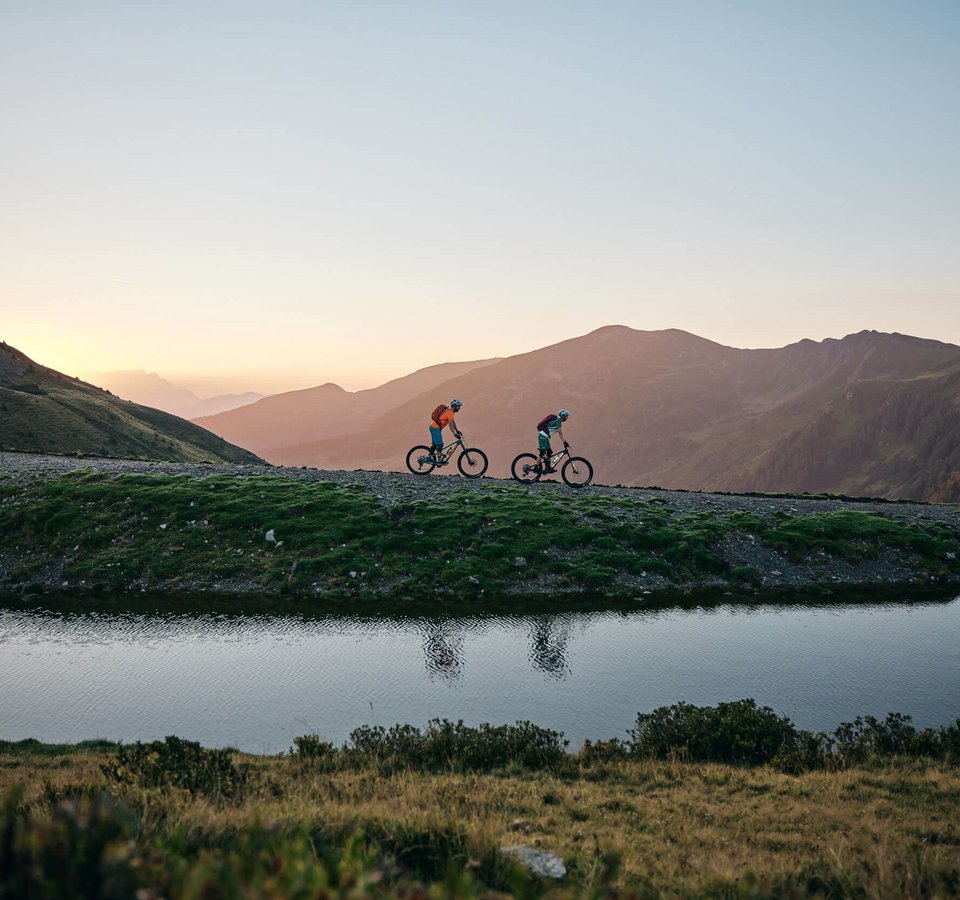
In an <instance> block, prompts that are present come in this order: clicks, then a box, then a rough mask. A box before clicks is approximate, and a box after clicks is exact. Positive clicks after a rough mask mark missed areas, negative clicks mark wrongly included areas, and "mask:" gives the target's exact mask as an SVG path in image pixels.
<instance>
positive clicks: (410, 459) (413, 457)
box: [407, 444, 437, 475]
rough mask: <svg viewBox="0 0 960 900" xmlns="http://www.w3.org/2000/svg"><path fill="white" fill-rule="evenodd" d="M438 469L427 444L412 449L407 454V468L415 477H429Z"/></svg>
mask: <svg viewBox="0 0 960 900" xmlns="http://www.w3.org/2000/svg"><path fill="white" fill-rule="evenodd" d="M436 467H437V461H436V460H435V459H434V458H433V456H432V455H431V453H430V448H429V447H427V446H426V445H425V444H420V445H418V446H416V447H411V448H410V451H409V452H408V453H407V468H408V469H409V470H410V471H411V472H413V474H414V475H429V474H430V473H431V472H432V471H433V470H434V469H435V468H436Z"/></svg>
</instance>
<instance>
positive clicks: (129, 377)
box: [80, 369, 267, 419]
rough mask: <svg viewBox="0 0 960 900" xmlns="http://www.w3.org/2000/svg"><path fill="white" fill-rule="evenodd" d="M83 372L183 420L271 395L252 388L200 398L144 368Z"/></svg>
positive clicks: (119, 393) (126, 396)
mask: <svg viewBox="0 0 960 900" xmlns="http://www.w3.org/2000/svg"><path fill="white" fill-rule="evenodd" d="M80 375H81V377H82V378H83V379H84V381H88V382H90V384H94V385H96V386H97V387H102V388H104V389H105V390H108V391H110V393H111V394H116V395H117V396H118V397H122V398H123V399H124V400H132V401H133V402H134V403H139V404H140V405H141V406H152V407H154V408H155V409H162V410H163V411H164V412H168V413H170V414H171V415H174V416H180V418H182V419H195V418H198V417H199V416H213V415H216V414H217V413H221V412H226V411H227V410H231V409H237V408H238V407H240V406H246V405H247V404H249V403H255V402H256V401H257V400H262V399H263V398H264V397H266V396H267V395H266V394H257V393H254V392H253V391H248V392H247V393H245V394H220V395H218V396H216V397H198V396H197V395H196V394H195V393H194V392H193V391H191V390H188V389H187V388H184V387H180V386H179V385H176V384H171V383H170V382H169V381H167V380H166V379H165V378H161V377H160V376H159V375H157V373H156V372H145V371H144V370H143V369H139V370H135V371H125V372H81V373H80Z"/></svg>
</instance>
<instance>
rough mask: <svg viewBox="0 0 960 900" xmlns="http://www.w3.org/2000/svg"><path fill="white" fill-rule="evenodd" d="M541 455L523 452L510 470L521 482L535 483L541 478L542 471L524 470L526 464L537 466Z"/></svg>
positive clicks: (511, 465)
mask: <svg viewBox="0 0 960 900" xmlns="http://www.w3.org/2000/svg"><path fill="white" fill-rule="evenodd" d="M538 461H539V457H538V456H537V455H536V454H534V453H521V454H520V455H519V456H518V457H517V458H516V459H515V460H514V461H513V462H512V463H511V464H510V472H511V473H512V474H513V477H514V479H515V480H516V481H519V482H520V484H534V483H536V482H538V481H539V480H540V475H541V474H542V473H541V472H539V471H537V472H532V471H531V472H524V471H523V467H524V465H529V466H531V467H533V466H535V465H536V464H537V462H538Z"/></svg>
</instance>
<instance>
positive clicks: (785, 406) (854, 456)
mask: <svg viewBox="0 0 960 900" xmlns="http://www.w3.org/2000/svg"><path fill="white" fill-rule="evenodd" d="M403 382H404V379H399V380H398V381H397V382H392V383H391V384H393V385H395V386H396V387H397V390H396V391H395V392H394V397H393V399H392V400H391V402H390V403H389V404H387V405H386V406H385V408H384V409H383V411H382V414H380V415H379V416H377V417H376V418H373V419H371V420H369V422H368V423H366V422H365V423H364V424H365V426H366V427H363V428H357V427H356V425H357V416H356V415H355V409H356V408H355V407H354V406H353V405H352V400H351V398H352V397H355V396H356V395H349V394H346V393H345V392H342V391H340V389H339V388H336V387H335V386H333V385H328V386H325V388H323V389H315V390H316V391H323V390H326V391H327V393H328V394H330V395H331V396H330V401H331V402H330V403H329V405H328V406H327V408H326V409H327V410H330V411H329V412H326V413H325V414H324V418H323V420H322V421H316V420H311V416H312V409H314V408H316V407H313V408H307V409H303V410H302V415H301V421H302V422H303V424H304V425H305V426H308V427H305V428H304V431H303V432H301V433H306V432H309V431H311V430H312V431H313V434H315V435H317V436H318V437H320V436H323V439H322V440H315V441H313V442H307V441H302V442H296V443H297V444H298V445H297V446H293V445H292V444H293V443H294V442H291V445H290V446H287V447H283V446H281V445H280V442H279V441H278V442H277V443H276V444H274V446H273V448H272V449H269V451H268V448H266V447H265V446H264V445H263V444H261V445H260V447H258V448H257V449H260V448H261V447H263V451H264V455H265V456H266V458H268V459H270V461H271V462H282V463H286V464H293V465H311V466H318V467H323V468H382V469H394V470H402V469H403V459H404V454H405V452H406V450H407V448H408V447H410V446H411V445H413V444H417V443H423V442H424V440H425V438H426V426H427V419H428V416H429V413H430V411H431V410H432V409H433V407H434V406H435V405H436V404H437V403H439V402H444V401H446V400H448V399H449V398H450V397H452V396H457V397H459V398H460V399H462V400H463V401H464V408H463V411H462V412H461V414H460V416H458V421H459V422H460V425H461V427H462V428H463V430H464V432H465V433H466V434H467V437H468V440H469V442H470V443H471V444H474V445H476V446H479V447H482V448H484V449H485V450H486V451H487V453H488V455H489V457H490V461H491V470H490V474H495V475H505V474H507V471H508V466H509V464H510V461H511V460H512V458H513V457H514V456H515V455H516V454H517V453H518V452H521V451H524V450H532V449H533V448H534V446H535V424H536V422H537V421H538V420H539V419H540V418H541V417H542V416H544V415H545V414H546V413H548V412H550V411H555V410H556V409H558V408H559V407H561V406H566V407H568V408H570V409H571V410H572V411H573V417H572V418H571V420H570V422H569V423H568V426H567V428H566V429H565V430H566V432H567V436H568V438H569V439H570V441H571V444H572V445H573V448H574V450H575V451H576V452H578V453H582V454H583V455H585V456H588V457H590V458H591V459H592V460H593V462H594V467H595V469H596V478H597V480H598V481H601V482H604V483H610V484H613V483H622V484H632V485H653V484H656V485H661V486H664V487H675V488H690V489H714V490H736V491H742V490H760V491H812V492H819V491H831V492H843V493H849V494H858V495H859V494H873V495H880V496H898V497H913V498H919V499H937V500H958V499H960V347H956V346H954V345H952V344H944V343H940V342H938V341H933V340H925V339H921V338H916V337H910V336H907V335H901V334H883V333H878V332H874V331H862V332H860V333H858V334H852V335H848V336H847V337H845V338H843V339H842V340H834V339H829V340H825V341H820V342H815V341H810V340H803V341H800V342H798V343H796V344H791V345H789V346H787V347H782V348H779V349H770V350H740V349H736V348H732V347H725V346H723V345H721V344H717V343H714V342H712V341H708V340H705V339H703V338H700V337H697V336H695V335H692V334H688V333H686V332H683V331H677V330H674V329H671V330H668V331H655V332H650V331H635V330H633V329H630V328H625V327H621V326H610V327H606V328H601V329H599V330H597V331H594V332H591V333H590V334H587V335H584V336H582V337H578V338H574V339H571V340H568V341H564V342H562V343H559V344H555V345H553V346H550V347H545V348H543V349H541V350H536V351H533V352H531V353H524V354H521V355H518V356H512V357H508V358H506V359H503V360H500V361H498V362H494V363H491V364H488V365H485V366H483V367H477V368H472V369H470V370H468V371H465V372H462V373H457V374H455V375H452V377H450V378H448V379H446V380H443V381H440V382H437V383H435V384H432V385H430V386H429V389H427V390H423V391H417V390H416V388H417V387H419V385H418V384H417V383H416V382H408V383H407V384H403ZM401 388H402V389H401ZM378 390H380V389H378ZM404 390H405V391H407V396H406V397H405V398H403V397H402V394H403V392H404ZM299 393H300V394H309V392H299ZM373 393H375V392H373ZM282 398H286V399H285V400H284V399H282ZM371 399H372V398H371ZM334 401H336V402H341V401H342V405H341V406H339V407H338V408H337V409H336V411H334ZM297 402H298V398H297V396H296V394H292V395H291V394H285V395H280V396H277V397H272V398H270V399H269V400H263V401H260V402H259V403H257V404H254V405H253V406H250V407H245V408H244V409H242V410H237V411H235V412H233V413H227V414H225V416H222V417H217V419H221V420H222V419H225V418H226V417H227V416H239V415H241V414H246V416H250V414H251V413H252V412H253V411H255V410H257V408H258V407H260V408H261V409H265V404H268V403H269V404H275V405H277V406H279V405H280V404H281V403H289V404H290V405H289V407H288V408H287V414H288V416H289V417H290V418H291V419H292V418H294V417H295V416H296V409H297ZM375 405H376V404H371V408H373V407H374V406H375ZM338 416H339V417H342V418H341V419H338ZM344 419H349V420H350V427H351V430H350V433H349V435H348V436H344V435H343V428H344V427H345V425H344V421H343V420H344ZM267 427H269V422H267V421H264V422H262V423H259V428H260V430H261V432H262V430H263V429H264V428H267ZM217 430H218V431H219V429H217ZM221 433H224V434H225V435H226V436H227V437H228V438H230V439H231V440H234V441H237V442H238V443H247V445H248V446H250V444H249V442H245V441H244V439H243V436H242V435H240V434H238V433H237V432H234V431H223V432H221Z"/></svg>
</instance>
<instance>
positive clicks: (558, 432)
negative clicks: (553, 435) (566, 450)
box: [557, 428, 567, 443]
mask: <svg viewBox="0 0 960 900" xmlns="http://www.w3.org/2000/svg"><path fill="white" fill-rule="evenodd" d="M557 437H558V438H560V440H561V441H563V443H566V442H567V439H566V438H565V437H564V436H563V429H562V428H558V429H557Z"/></svg>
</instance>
